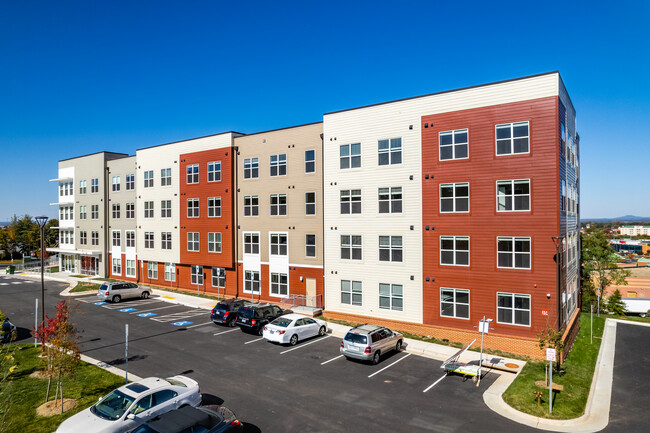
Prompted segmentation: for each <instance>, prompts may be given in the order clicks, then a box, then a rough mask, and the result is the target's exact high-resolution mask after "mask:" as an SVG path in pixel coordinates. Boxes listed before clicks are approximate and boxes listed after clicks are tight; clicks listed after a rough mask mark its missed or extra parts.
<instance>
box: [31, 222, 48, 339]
mask: <svg viewBox="0 0 650 433" xmlns="http://www.w3.org/2000/svg"><path fill="white" fill-rule="evenodd" d="M34 219H35V220H36V224H38V226H39V227H40V229H41V326H45V276H44V270H45V223H47V217H46V216H37V217H35V218H34Z"/></svg>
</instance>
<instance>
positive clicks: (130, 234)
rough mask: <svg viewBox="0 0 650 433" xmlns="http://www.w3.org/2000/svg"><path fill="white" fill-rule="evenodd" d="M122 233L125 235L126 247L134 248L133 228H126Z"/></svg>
mask: <svg viewBox="0 0 650 433" xmlns="http://www.w3.org/2000/svg"><path fill="white" fill-rule="evenodd" d="M124 234H125V237H126V247H127V248H135V230H126V231H125V232H124Z"/></svg>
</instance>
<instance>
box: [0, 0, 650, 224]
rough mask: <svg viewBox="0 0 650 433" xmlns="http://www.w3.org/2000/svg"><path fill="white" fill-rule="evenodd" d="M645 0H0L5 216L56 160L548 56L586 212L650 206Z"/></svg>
mask: <svg viewBox="0 0 650 433" xmlns="http://www.w3.org/2000/svg"><path fill="white" fill-rule="evenodd" d="M649 19H650V2H648V1H647V0H640V1H620V2H616V3H612V2H604V1H589V2H566V1H557V2H556V1H545V2H522V1H515V2H498V1H496V2H485V1H476V2H470V1H465V2H463V1H457V2H435V1H407V0H405V1H401V2H395V1H391V2H383V1H373V2H355V1H350V0H349V1H344V2H339V1H327V2H324V1H321V2H316V1H308V0H303V1H297V2H291V1H283V2H269V1H264V2H262V1H260V2H256V1H249V2H232V1H228V2H226V1H192V2H187V1H116V0H111V1H65V0H62V1H57V2H52V1H9V0H3V1H0V59H2V61H1V62H0V150H2V155H1V156H0V185H2V187H1V190H2V194H1V195H0V221H3V220H6V219H8V218H9V217H10V216H11V215H13V214H18V215H22V214H25V213H27V214H30V215H35V214H46V215H49V216H52V217H54V216H56V209H55V207H53V206H49V203H50V202H54V201H56V198H57V192H56V186H55V185H54V183H52V182H48V180H49V179H51V178H55V177H56V175H57V161H58V160H60V159H65V158H70V157H74V156H78V155H82V154H87V153H93V152H97V151H101V150H111V151H115V152H123V153H129V154H133V153H134V152H135V149H137V148H141V147H147V146H152V145H156V144H161V143H167V142H172V141H177V140H183V139H187V138H193V137H197V136H202V135H208V134H214V133H218V132H222V131H226V130H235V131H240V132H244V133H251V132H257V131H263V130H267V129H274V128H279V127H284V126H290V125H297V124H301V123H308V122H314V121H319V120H322V113H325V112H328V111H334V110H339V109H345V108H350V107H356V106H360V105H366V104H372V103H376V102H382V101H389V100H392V99H398V98H404V97H409V96H415V95H421V94H426V93H432V92H437V91H443V90H449V89H454V88H458V87H465V86H471V85H476V84H482V83H488V82H492V81H499V80H504V79H510V78H515V77H519V76H524V75H532V74H537V73H542V72H548V71H553V70H559V71H560V73H561V75H562V78H563V80H564V82H565V84H566V86H567V88H568V91H569V94H570V96H571V99H572V101H573V104H574V106H575V107H576V110H577V113H578V132H579V133H580V136H581V152H582V154H581V166H582V216H583V218H584V217H616V216H620V215H625V214H635V215H640V216H649V217H650V181H649V180H648V179H649V176H648V174H649V171H648V166H649V162H650V150H649V148H650V80H649V79H648V77H649V76H650V73H649V66H650V48H649V47H650V32H649V31H648V22H650V21H649Z"/></svg>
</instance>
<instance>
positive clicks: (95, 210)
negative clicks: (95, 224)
mask: <svg viewBox="0 0 650 433" xmlns="http://www.w3.org/2000/svg"><path fill="white" fill-rule="evenodd" d="M90 218H91V219H94V220H96V219H99V205H98V204H93V205H91V206H90Z"/></svg>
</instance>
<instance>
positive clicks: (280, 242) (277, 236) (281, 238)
mask: <svg viewBox="0 0 650 433" xmlns="http://www.w3.org/2000/svg"><path fill="white" fill-rule="evenodd" d="M270 247H271V255H272V256H286V255H287V234H286V233H271V245H270Z"/></svg>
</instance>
